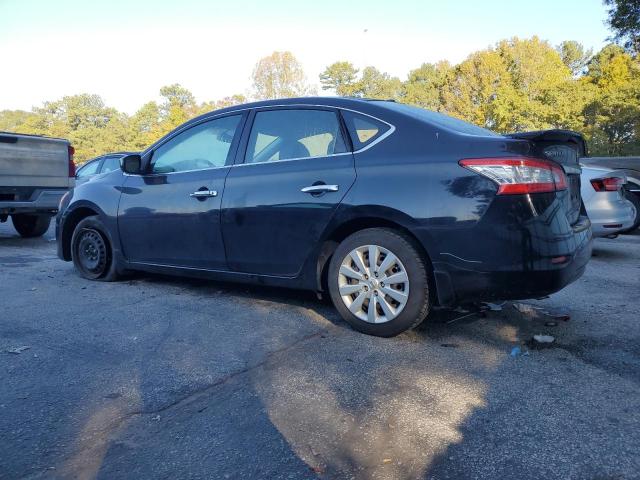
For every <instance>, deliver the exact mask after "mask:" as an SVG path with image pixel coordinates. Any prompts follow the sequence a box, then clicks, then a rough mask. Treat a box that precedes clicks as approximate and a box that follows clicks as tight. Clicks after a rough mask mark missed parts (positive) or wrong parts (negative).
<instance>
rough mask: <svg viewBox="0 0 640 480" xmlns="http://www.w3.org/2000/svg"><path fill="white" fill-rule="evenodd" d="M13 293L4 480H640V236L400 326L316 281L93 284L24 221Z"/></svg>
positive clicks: (3, 396)
mask: <svg viewBox="0 0 640 480" xmlns="http://www.w3.org/2000/svg"><path fill="white" fill-rule="evenodd" d="M0 289H1V292H2V295H1V298H2V307H1V309H0V478H1V479H15V478H29V479H39V478H64V479H66V478H79V479H85V478H86V479H89V478H100V479H118V478H135V479H141V478H167V479H168V478H171V479H174V478H202V479H205V478H207V479H224V478H231V479H236V478H239V479H244V478H247V479H263V478H264V479H304V478H332V479H333V478H340V479H342V478H357V479H361V478H362V479H369V478H371V479H408V478H411V479H413V478H424V479H431V478H433V479H448V478H451V479H466V478H519V479H539V478H545V479H555V478H558V479H567V478H574V479H594V480H595V479H632V478H640V388H639V385H640V342H639V339H640V235H638V234H636V235H630V236H621V237H619V238H617V239H615V240H608V239H600V240H597V241H596V243H595V256H594V258H593V259H592V261H591V262H590V264H589V266H588V268H587V272H586V273H585V275H584V276H583V277H582V278H581V279H580V280H579V281H577V282H576V283H574V284H572V285H571V286H569V287H567V288H566V289H564V290H563V291H561V292H559V293H557V294H555V295H552V296H551V297H550V298H547V299H544V300H535V301H524V302H518V303H517V304H516V305H514V304H513V303H511V302H509V303H506V304H504V305H503V306H502V309H501V310H499V311H490V312H488V313H487V314H485V315H471V316H469V317H466V318H462V319H457V318H458V317H460V316H462V314H455V313H440V314H438V315H437V316H435V317H434V318H433V319H431V321H429V322H427V323H425V324H423V325H422V326H420V327H419V328H418V329H417V330H415V331H413V332H410V333H406V334H403V335H401V336H399V337H396V338H392V339H381V338H374V337H369V336H365V335H363V334H360V333H357V332H354V331H352V330H351V329H350V328H349V327H348V325H346V324H345V323H344V322H343V321H342V320H341V319H340V318H339V316H338V315H337V313H336V312H335V311H334V310H333V308H332V307H331V306H330V305H329V304H327V303H325V302H322V301H319V300H317V299H316V298H315V296H314V295H313V294H312V293H305V292H297V291H291V290H280V289H267V288H259V287H247V286H242V285H233V284H228V283H216V282H210V281H197V280H185V279H180V278H171V277H166V276H157V275H146V274H145V275H142V274H141V275H136V276H134V277H132V278H130V279H127V280H124V281H120V282H116V283H101V282H89V281H86V280H83V279H82V278H80V277H79V276H78V275H77V274H76V273H75V272H74V270H73V265H72V264H70V263H66V262H62V261H61V260H59V259H58V258H57V257H56V256H55V241H54V239H53V232H52V231H50V232H48V233H47V235H45V237H43V238H39V239H27V240H25V239H21V238H19V237H18V236H17V234H16V233H15V231H13V229H12V228H11V225H10V223H8V224H1V225H0ZM565 315H566V316H568V317H569V319H568V320H566V316H565ZM456 319H457V320H456ZM535 334H547V335H552V336H553V337H554V338H555V341H554V342H553V343H552V344H551V345H550V346H549V348H544V349H534V348H532V347H530V346H528V344H527V342H528V341H529V340H530V339H531V337H532V336H533V335H535ZM515 347H519V349H520V352H521V353H520V354H517V352H518V350H517V349H516V350H515V351H514V350H513V349H514V348H515ZM512 352H513V356H512Z"/></svg>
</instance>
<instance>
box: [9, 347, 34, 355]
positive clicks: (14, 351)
mask: <svg viewBox="0 0 640 480" xmlns="http://www.w3.org/2000/svg"><path fill="white" fill-rule="evenodd" d="M30 348H31V347H30V346H28V345H23V346H21V347H15V348H10V349H8V350H7V352H8V353H15V354H16V355H20V354H21V353H22V352H24V351H25V350H29V349H30Z"/></svg>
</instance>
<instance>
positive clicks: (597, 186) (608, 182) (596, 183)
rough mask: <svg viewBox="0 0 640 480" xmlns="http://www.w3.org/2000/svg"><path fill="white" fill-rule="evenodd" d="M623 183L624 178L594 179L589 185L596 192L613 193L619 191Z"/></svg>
mask: <svg viewBox="0 0 640 480" xmlns="http://www.w3.org/2000/svg"><path fill="white" fill-rule="evenodd" d="M624 183H625V181H624V178H620V177H608V178H594V179H593V180H591V185H592V186H593V189H594V190H595V191H596V192H615V191H616V190H620V189H621V188H622V186H623V185H624Z"/></svg>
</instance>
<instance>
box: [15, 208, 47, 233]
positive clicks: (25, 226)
mask: <svg viewBox="0 0 640 480" xmlns="http://www.w3.org/2000/svg"><path fill="white" fill-rule="evenodd" d="M11 221H12V222H13V226H14V228H15V229H16V231H17V232H18V233H19V234H20V236H21V237H23V238H32V237H41V236H42V235H44V234H45V233H46V231H47V230H49V224H50V223H51V215H37V214H27V213H14V214H13V215H11Z"/></svg>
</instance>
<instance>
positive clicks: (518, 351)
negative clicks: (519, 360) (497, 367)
mask: <svg viewBox="0 0 640 480" xmlns="http://www.w3.org/2000/svg"><path fill="white" fill-rule="evenodd" d="M521 353H522V349H521V348H520V347H513V348H512V349H511V354H510V355H511V356H512V357H514V358H515V357H517V356H518V355H520V354H521Z"/></svg>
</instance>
